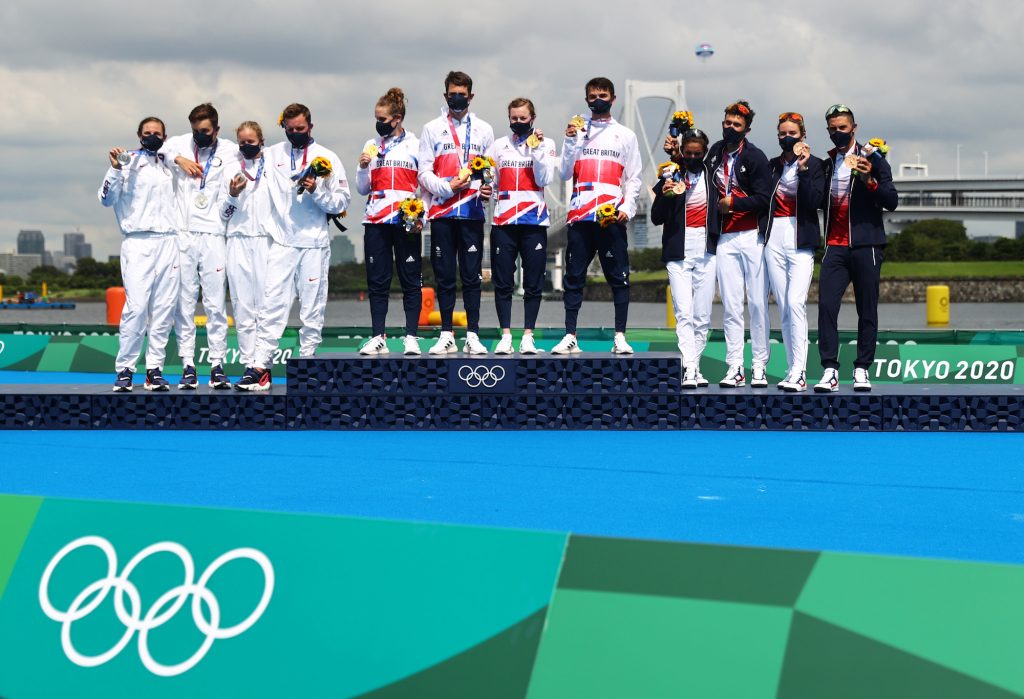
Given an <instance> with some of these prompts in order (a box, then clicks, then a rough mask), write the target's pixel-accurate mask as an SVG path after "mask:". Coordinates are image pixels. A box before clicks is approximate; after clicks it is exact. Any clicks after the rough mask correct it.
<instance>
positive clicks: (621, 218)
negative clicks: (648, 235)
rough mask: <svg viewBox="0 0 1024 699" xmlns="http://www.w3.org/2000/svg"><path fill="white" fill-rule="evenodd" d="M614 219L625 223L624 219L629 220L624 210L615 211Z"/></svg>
mask: <svg viewBox="0 0 1024 699" xmlns="http://www.w3.org/2000/svg"><path fill="white" fill-rule="evenodd" d="M615 220H616V221H618V222H619V223H625V222H626V221H628V220H629V216H627V215H626V212H625V211H617V212H616V216H615Z"/></svg>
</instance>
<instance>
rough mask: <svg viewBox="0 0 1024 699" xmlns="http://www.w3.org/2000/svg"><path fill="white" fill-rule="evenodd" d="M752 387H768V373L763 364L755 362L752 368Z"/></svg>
mask: <svg viewBox="0 0 1024 699" xmlns="http://www.w3.org/2000/svg"><path fill="white" fill-rule="evenodd" d="M750 387H751V388H768V374H766V373H765V370H764V365H763V364H754V367H753V368H752V369H751V370H750Z"/></svg>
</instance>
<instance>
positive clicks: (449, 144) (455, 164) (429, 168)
mask: <svg viewBox="0 0 1024 699" xmlns="http://www.w3.org/2000/svg"><path fill="white" fill-rule="evenodd" d="M493 144H494V130H493V129H491V126H490V124H488V123H487V122H486V121H484V120H483V119H480V118H479V117H478V116H477V115H476V114H473V113H472V112H468V113H467V114H466V115H465V116H464V117H463V118H462V120H461V121H456V120H455V118H454V117H453V116H451V114H449V113H448V108H447V107H446V108H444V109H443V110H442V111H441V116H439V117H438V118H436V119H434V120H433V121H430V122H427V125H426V126H424V127H423V135H422V136H420V151H419V176H420V186H421V187H422V188H423V189H424V191H425V196H424V203H425V204H426V205H427V218H428V219H429V220H433V219H435V218H471V219H479V220H483V219H484V215H485V214H484V203H485V202H484V201H483V200H482V199H481V198H480V186H481V184H483V183H482V181H481V180H479V179H473V180H470V185H469V186H468V187H466V188H465V189H462V190H460V191H458V192H452V188H451V181H452V179H454V178H455V177H456V176H458V174H459V170H461V169H462V168H464V167H469V162H470V161H471V160H472V159H473V158H474V157H476V156H478V155H484V154H485V153H487V150H488V149H489V148H490V147H491V146H492V145H493Z"/></svg>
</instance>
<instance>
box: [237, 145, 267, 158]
mask: <svg viewBox="0 0 1024 699" xmlns="http://www.w3.org/2000/svg"><path fill="white" fill-rule="evenodd" d="M238 150H240V151H241V152H242V155H244V156H245V157H246V158H248V159H249V160H252V159H253V158H255V157H256V156H257V155H259V154H260V151H261V150H262V147H261V146H260V144H258V143H241V144H239V146H238Z"/></svg>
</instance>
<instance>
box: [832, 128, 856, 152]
mask: <svg viewBox="0 0 1024 699" xmlns="http://www.w3.org/2000/svg"><path fill="white" fill-rule="evenodd" d="M828 137H829V138H831V139H832V143H834V144H836V147H837V148H846V147H847V146H848V145H850V141H852V140H853V134H852V133H849V132H847V131H836V132H834V133H830V134H829V135H828Z"/></svg>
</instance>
